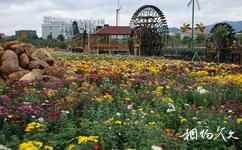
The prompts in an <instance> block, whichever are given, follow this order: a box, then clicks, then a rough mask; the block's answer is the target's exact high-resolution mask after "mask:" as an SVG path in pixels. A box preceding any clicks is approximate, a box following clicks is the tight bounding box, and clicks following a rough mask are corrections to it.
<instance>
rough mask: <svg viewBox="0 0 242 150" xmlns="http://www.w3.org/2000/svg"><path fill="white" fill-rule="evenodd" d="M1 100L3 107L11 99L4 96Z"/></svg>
mask: <svg viewBox="0 0 242 150" xmlns="http://www.w3.org/2000/svg"><path fill="white" fill-rule="evenodd" d="M0 98H1V101H2V104H3V105H7V104H8V103H9V102H10V98H9V97H8V96H7V95H2V96H0Z"/></svg>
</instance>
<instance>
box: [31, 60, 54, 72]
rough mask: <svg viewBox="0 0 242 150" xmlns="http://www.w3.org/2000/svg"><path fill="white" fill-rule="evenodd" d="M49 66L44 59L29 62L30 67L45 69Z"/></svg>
mask: <svg viewBox="0 0 242 150" xmlns="http://www.w3.org/2000/svg"><path fill="white" fill-rule="evenodd" d="M47 67H49V64H48V63H46V62H44V61H42V60H33V61H31V62H30V63H29V66H28V69H29V70H32V69H44V68H47Z"/></svg>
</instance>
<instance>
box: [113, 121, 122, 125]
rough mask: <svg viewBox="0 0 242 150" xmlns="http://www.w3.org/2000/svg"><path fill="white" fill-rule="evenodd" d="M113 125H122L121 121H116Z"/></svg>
mask: <svg viewBox="0 0 242 150" xmlns="http://www.w3.org/2000/svg"><path fill="white" fill-rule="evenodd" d="M114 123H115V124H118V125H121V124H122V121H120V120H117V121H115V122H114Z"/></svg>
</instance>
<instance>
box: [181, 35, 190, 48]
mask: <svg viewBox="0 0 242 150" xmlns="http://www.w3.org/2000/svg"><path fill="white" fill-rule="evenodd" d="M182 44H183V45H187V47H188V48H191V47H192V38H191V37H189V36H185V37H184V38H183V39H182Z"/></svg>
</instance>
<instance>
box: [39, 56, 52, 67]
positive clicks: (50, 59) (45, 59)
mask: <svg viewBox="0 0 242 150" xmlns="http://www.w3.org/2000/svg"><path fill="white" fill-rule="evenodd" d="M42 60H43V61H44V62H46V63H47V64H49V65H50V66H54V64H55V61H54V59H53V58H50V57H47V58H44V59H42Z"/></svg>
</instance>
